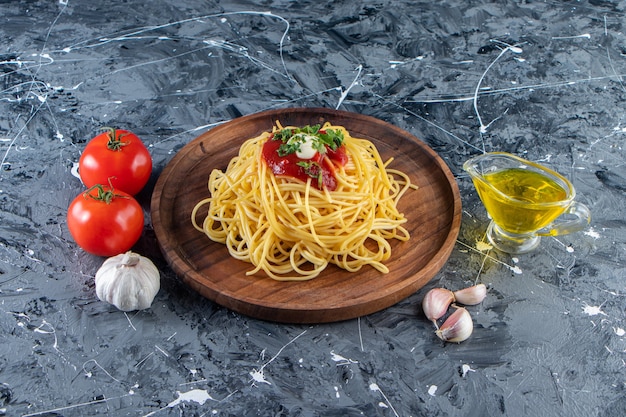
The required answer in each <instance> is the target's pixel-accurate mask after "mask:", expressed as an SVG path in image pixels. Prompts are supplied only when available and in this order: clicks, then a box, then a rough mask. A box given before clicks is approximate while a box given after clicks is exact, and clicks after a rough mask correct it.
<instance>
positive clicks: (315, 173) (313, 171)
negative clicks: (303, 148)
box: [297, 161, 324, 188]
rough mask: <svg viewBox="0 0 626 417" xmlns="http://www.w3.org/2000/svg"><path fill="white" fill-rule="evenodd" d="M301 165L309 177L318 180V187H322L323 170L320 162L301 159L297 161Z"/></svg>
mask: <svg viewBox="0 0 626 417" xmlns="http://www.w3.org/2000/svg"><path fill="white" fill-rule="evenodd" d="M297 165H298V166H299V167H302V168H304V173H305V174H306V175H308V176H309V177H311V178H313V179H314V180H317V184H318V187H319V188H321V187H322V185H323V180H324V179H323V172H322V167H321V166H320V164H318V163H317V162H314V161H299V162H298V163H297Z"/></svg>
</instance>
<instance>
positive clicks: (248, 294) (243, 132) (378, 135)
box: [151, 108, 461, 323]
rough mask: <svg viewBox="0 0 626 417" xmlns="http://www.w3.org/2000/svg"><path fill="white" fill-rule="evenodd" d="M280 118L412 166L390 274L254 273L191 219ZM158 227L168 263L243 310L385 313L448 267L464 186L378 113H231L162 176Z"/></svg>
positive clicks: (291, 315)
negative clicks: (325, 128)
mask: <svg viewBox="0 0 626 417" xmlns="http://www.w3.org/2000/svg"><path fill="white" fill-rule="evenodd" d="M277 120H279V121H280V122H281V123H282V124H283V125H294V126H304V125H313V124H318V123H320V124H323V123H324V122H326V121H329V122H331V123H333V124H335V125H343V126H345V127H346V128H347V129H348V131H349V132H350V134H351V135H352V136H353V137H361V138H366V139H369V140H371V141H372V142H373V143H374V144H375V145H376V147H377V148H378V150H379V152H380V154H381V156H382V158H383V160H387V159H388V158H390V157H393V158H394V160H393V162H392V164H391V165H390V166H391V167H393V168H396V169H400V170H402V171H404V172H405V173H407V174H408V175H409V176H410V178H411V181H412V182H414V183H415V184H417V185H418V187H419V188H418V189H417V190H410V191H409V192H408V193H407V194H406V195H405V196H404V197H403V198H402V200H401V201H400V204H399V209H400V211H401V212H402V213H404V214H405V216H406V217H407V219H408V222H407V224H406V227H407V229H408V230H409V232H410V234H411V239H410V240H409V241H408V242H399V241H393V242H392V254H391V258H390V259H389V260H388V261H387V262H386V265H387V266H388V267H389V270H390V272H389V273H388V274H381V273H380V272H378V271H376V270H375V269H373V268H369V267H368V268H364V269H362V270H361V271H359V272H356V273H350V272H346V271H344V270H342V269H340V268H338V267H335V266H334V265H330V266H329V267H328V268H327V269H326V270H325V271H323V272H322V274H321V275H320V276H318V277H317V278H314V279H312V280H309V281H304V282H282V281H275V280H273V279H271V278H268V277H267V276H264V275H260V274H259V275H256V276H248V275H246V271H249V270H250V269H252V265H251V264H249V263H246V262H242V261H238V260H235V259H234V258H232V257H231V256H230V255H229V253H228V250H227V249H226V247H225V246H224V245H221V244H218V243H215V242H213V241H211V240H210V239H209V238H208V237H206V236H205V235H204V234H203V233H202V232H199V231H197V230H196V229H195V228H194V227H193V226H192V224H191V211H192V209H193V207H194V206H195V205H196V203H197V202H198V201H200V200H201V199H203V198H206V197H208V196H209V193H208V187H207V183H208V177H209V173H210V172H211V170H213V169H214V168H217V169H221V170H223V169H225V168H226V165H227V163H228V161H230V159H231V158H232V157H233V156H235V155H236V154H237V152H238V151H239V146H240V145H241V144H242V143H243V142H244V141H245V140H246V139H249V138H252V137H254V136H257V135H258V134H260V133H261V132H263V131H270V130H271V129H272V126H273V125H274V124H275V122H276V121H277ZM151 215H152V224H153V227H154V231H155V233H156V237H157V239H158V242H159V245H160V247H161V250H162V252H163V255H164V256H165V258H166V260H167V262H168V263H169V264H170V265H171V267H172V269H173V270H174V271H175V272H176V274H177V275H178V276H179V277H180V278H181V279H182V280H183V281H184V282H185V283H186V284H187V285H189V286H190V287H191V288H193V289H194V290H196V291H198V292H199V293H200V294H201V295H203V296H204V297H206V298H208V299H210V300H212V301H214V302H216V303H218V304H220V305H222V306H224V307H227V308H229V309H232V310H234V311H237V312H239V313H242V314H245V315H248V316H251V317H255V318H258V319H263V320H269V321H277V322H284V323H323V322H333V321H340V320H346V319H351V318H355V317H359V316H363V315H367V314H370V313H373V312H376V311H380V310H382V309H384V308H386V307H389V306H391V305H393V304H395V303H397V302H398V301H400V300H402V299H404V298H406V297H408V296H409V295H411V294H413V293H414V292H415V291H417V290H418V289H420V288H421V287H423V286H424V285H425V284H426V283H427V282H428V281H429V280H430V279H431V278H432V277H433V276H434V275H435V274H436V273H437V272H438V271H439V270H440V269H441V267H442V266H443V265H444V263H445V262H446V261H447V259H448V257H449V256H450V253H451V251H452V249H453V247H454V244H455V241H456V238H457V235H458V232H459V227H460V223H461V200H460V196H459V190H458V187H457V184H456V182H455V180H454V177H453V175H452V173H451V172H450V170H449V168H448V167H447V166H446V164H445V163H444V162H443V160H442V159H441V158H440V157H439V156H438V155H437V154H436V153H435V152H434V151H433V150H432V149H431V148H429V147H428V146H427V145H426V144H424V143H423V142H421V141H420V140H418V139H417V138H415V137H414V136H412V135H411V134H409V133H408V132H406V131H404V130H402V129H400V128H397V127H395V126H393V125H391V124H389V123H386V122H384V121H382V120H379V119H376V118H373V117H369V116H364V115H361V114H356V113H350V112H344V111H338V110H331V109H306V108H292V109H280V110H272V111H266V112H262V113H257V114H252V115H249V116H244V117H241V118H237V119H234V120H232V121H230V122H227V123H225V124H222V125H219V126H217V127H215V128H213V129H211V130H210V131H208V132H206V133H203V134H202V135H200V136H199V137H197V138H196V139H194V140H193V141H192V142H190V143H189V144H187V145H186V146H184V147H183V148H182V149H181V150H180V151H179V152H178V153H177V154H176V155H175V156H174V158H173V159H172V160H171V161H170V162H169V164H168V165H167V166H166V167H165V169H164V170H163V172H162V173H161V175H160V177H159V179H158V181H157V183H156V186H155V189H154V193H153V195H152V201H151Z"/></svg>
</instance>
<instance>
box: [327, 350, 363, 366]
mask: <svg viewBox="0 0 626 417" xmlns="http://www.w3.org/2000/svg"><path fill="white" fill-rule="evenodd" d="M330 355H331V359H332V360H333V361H334V362H337V366H340V365H349V364H351V363H359V362H358V361H355V360H353V359H350V358H344V357H343V356H341V355H338V354H336V353H335V352H334V351H332V350H331V351H330Z"/></svg>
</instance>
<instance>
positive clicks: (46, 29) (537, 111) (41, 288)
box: [0, 0, 626, 417]
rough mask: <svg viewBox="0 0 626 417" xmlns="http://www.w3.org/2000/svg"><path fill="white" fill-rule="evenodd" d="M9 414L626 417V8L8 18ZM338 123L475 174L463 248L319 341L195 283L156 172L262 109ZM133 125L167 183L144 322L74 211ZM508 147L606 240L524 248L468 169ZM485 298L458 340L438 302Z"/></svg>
mask: <svg viewBox="0 0 626 417" xmlns="http://www.w3.org/2000/svg"><path fill="white" fill-rule="evenodd" d="M0 16H1V17H0V21H1V22H2V24H1V25H0V45H1V48H2V49H1V50H0V81H1V84H0V415H7V416H91V415H109V416H181V415H184V416H257V415H259V416H476V417H479V416H568V417H570V416H581V417H582V416H584V417H590V416H598V417H616V416H623V415H626V330H625V329H626V267H625V263H624V262H625V259H626V239H625V236H626V218H625V217H626V216H625V213H626V212H625V210H624V207H625V206H626V167H625V164H624V161H625V160H626V158H625V157H626V151H625V150H624V143H625V142H624V139H625V138H626V104H625V103H626V80H625V79H624V77H625V75H626V33H625V32H626V3H624V2H623V1H602V0H586V1H573V0H572V1H531V0H526V1H516V2H512V1H491V2H489V1H460V0H447V1H440V2H431V1H391V0H378V1H361V2H354V1H347V0H341V1H327V0H321V1H309V0H304V1H298V2H290V1H286V0H277V1H272V0H267V1H256V2H255V1H248V0H237V1H215V0H209V1H200V0H196V1H165V0H157V1H151V2H142V1H138V0H128V1H123V2H120V1H117V2H116V1H111V0H104V1H99V2H90V1H86V0H82V1H78V0H77V1H74V0H65V1H63V0H62V1H3V2H1V3H0ZM282 107H329V108H339V109H343V110H349V111H353V112H358V113H363V114H367V115H371V116H374V117H378V118H380V119H383V120H385V121H388V122H390V123H393V124H395V125H397V126H399V127H401V128H403V129H405V130H407V131H409V132H411V133H413V134H414V135H415V136H417V137H419V138H421V139H422V140H424V141H425V142H426V143H428V144H429V146H431V147H432V148H433V149H434V150H436V151H437V152H438V153H439V155H441V157H442V158H443V159H444V160H445V161H446V163H447V164H448V165H449V167H450V169H451V170H452V172H453V173H454V174H455V177H456V179H457V181H458V184H459V188H460V190H461V196H462V202H463V219H462V225H461V230H460V234H459V237H458V241H457V244H456V246H455V248H454V251H453V253H452V256H451V257H450V259H449V260H448V262H447V263H446V265H445V266H444V267H443V269H442V270H441V271H440V272H439V274H437V276H436V277H435V278H434V279H433V280H432V281H431V283H429V284H428V286H426V287H425V288H423V289H422V290H420V291H418V292H417V293H415V294H413V295H412V296H410V297H409V298H407V299H405V300H402V301H401V302H399V303H398V304H396V305H394V306H392V307H390V308H387V309H386V310H383V311H381V312H378V313H375V314H371V315H369V316H366V317H361V318H358V319H354V320H348V321H344V322H339V323H331V324H323V325H285V324H278V323H270V322H265V321H259V320H256V319H254V318H250V317H246V316H242V315H239V314H236V313H233V312H231V311H229V310H227V309H225V308H222V307H220V306H218V305H216V304H214V303H212V302H211V301H208V300H206V299H204V298H202V297H200V296H199V295H197V294H196V293H194V292H193V291H191V290H189V289H188V288H187V287H186V286H185V285H184V284H182V283H181V282H180V281H179V280H178V279H177V277H176V276H175V275H174V273H173V272H172V270H171V269H170V268H169V266H168V265H167V263H166V262H165V261H164V260H163V258H162V256H161V254H160V251H159V248H158V245H157V242H156V239H155V237H154V232H153V230H152V228H151V223H150V218H149V206H150V194H151V189H152V188H153V187H154V183H155V182H156V179H157V178H158V175H159V173H160V172H161V170H162V169H163V168H164V166H165V165H166V164H167V163H168V161H169V160H170V159H171V158H172V157H173V155H174V154H175V153H176V152H177V151H178V150H179V149H181V147H183V146H184V145H185V144H186V143H188V142H189V141H191V140H192V139H194V138H195V137H196V136H198V135H199V134H200V133H202V132H204V131H206V130H207V129H210V128H211V127H212V126H215V125H217V124H220V123H223V122H225V121H229V120H232V119H234V118H236V117H238V116H241V115H247V114H252V113H255V112H259V111H263V110H267V109H274V108H282ZM110 125H115V126H118V127H123V128H128V129H131V130H133V131H134V132H136V133H137V134H138V135H139V136H140V137H142V139H143V140H144V141H145V143H146V144H147V145H148V146H149V149H150V152H151V154H152V157H153V160H154V165H155V168H154V174H153V177H152V178H151V181H150V183H149V185H148V187H146V189H145V190H144V191H142V192H141V193H140V194H139V195H138V199H139V201H140V203H141V204H142V206H143V207H144V209H145V212H146V216H147V219H146V227H145V230H144V234H143V236H142V238H141V240H140V241H139V243H138V244H137V245H136V248H135V249H136V250H137V251H138V252H140V253H142V254H143V255H145V256H148V257H150V258H151V259H153V260H154V262H155V263H156V264H157V265H158V267H159V269H160V272H161V290H160V292H159V294H158V295H157V298H156V299H155V301H154V304H153V305H152V307H151V308H150V309H148V310H144V311H140V312H132V313H124V312H121V311H118V310H117V309H115V307H112V306H110V305H108V304H106V303H104V302H102V301H100V300H98V298H97V297H96V294H95V289H94V280H93V277H94V274H95V272H96V270H97V269H98V268H99V267H100V265H101V264H102V261H103V259H102V258H98V257H95V256H92V255H89V254H86V253H85V252H83V251H82V250H81V249H80V248H79V247H77V246H76V244H75V243H74V242H73V240H72V238H71V236H70V234H69V232H68V230H67V226H66V220H65V216H66V210H67V207H68V205H69V203H70V201H71V200H72V199H73V198H74V197H75V196H76V195H78V194H79V193H80V192H81V191H82V190H83V187H82V185H81V183H80V180H79V179H78V178H77V177H76V175H75V168H76V163H77V161H78V158H79V156H80V154H81V151H82V149H83V148H84V146H85V143H86V142H87V141H88V140H89V139H90V138H91V137H92V136H93V135H94V134H95V133H97V132H98V129H99V128H100V127H102V126H110ZM485 151H507V152H512V153H515V154H517V155H520V156H522V157H525V158H527V159H530V160H534V161H538V162H540V163H542V164H544V165H546V166H549V167H550V168H553V169H555V170H557V171H559V172H561V173H562V174H563V175H565V176H566V177H567V178H569V179H570V180H571V181H572V182H573V184H574V185H575V187H576V189H577V191H578V196H577V200H579V201H580V202H582V203H584V204H586V205H587V206H588V207H589V208H590V209H591V211H592V213H593V220H592V223H591V224H590V226H589V227H588V228H587V229H585V230H584V231H582V232H578V233H575V234H571V235H566V236H559V237H552V238H544V239H543V241H542V243H541V246H540V248H539V249H538V250H536V251H534V252H532V253H530V254H526V255H519V256H510V255H507V254H504V253H500V252H498V251H495V250H492V249H490V248H489V247H488V245H485V244H484V234H485V230H486V227H487V224H488V217H487V214H486V212H485V210H484V207H483V206H482V203H481V202H480V200H479V199H478V197H477V195H476V192H475V190H474V188H473V186H472V184H471V181H470V179H469V178H468V177H467V175H466V174H465V173H464V171H463V170H462V168H461V167H462V164H463V162H464V161H465V160H467V159H468V158H470V157H471V156H474V155H477V154H479V153H482V152H485ZM476 282H481V283H485V284H486V285H487V286H488V288H489V290H488V296H487V298H486V300H485V301H484V302H483V303H482V304H480V305H478V306H475V307H470V311H471V314H472V316H473V318H474V322H475V328H474V333H473V335H472V336H471V338H470V339H469V340H467V341H466V342H463V343H461V344H443V343H442V342H441V341H440V340H439V339H437V338H436V336H435V335H434V332H433V327H432V324H431V323H429V322H428V321H427V320H426V319H425V317H424V316H423V313H422V311H421V307H420V304H421V300H422V298H423V296H424V294H425V292H426V291H427V290H428V289H430V288H433V287H436V286H444V287H447V288H450V289H459V288H463V287H466V286H468V285H472V284H473V283H476Z"/></svg>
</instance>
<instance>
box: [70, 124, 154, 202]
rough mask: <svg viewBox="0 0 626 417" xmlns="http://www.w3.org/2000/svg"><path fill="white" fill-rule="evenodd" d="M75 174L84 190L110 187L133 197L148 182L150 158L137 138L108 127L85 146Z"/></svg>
mask: <svg viewBox="0 0 626 417" xmlns="http://www.w3.org/2000/svg"><path fill="white" fill-rule="evenodd" d="M78 172H79V174H80V178H81V179H82V181H83V184H85V186H87V187H92V186H94V185H96V184H111V185H112V186H113V188H114V189H116V190H119V191H124V192H126V193H128V194H130V195H135V194H137V193H138V192H139V191H141V189H142V188H143V187H144V186H145V185H146V183H147V182H148V180H149V179H150V174H151V173H152V158H151V157H150V152H148V149H147V148H146V146H145V145H144V144H143V142H142V141H141V139H139V137H138V136H137V135H135V134H134V133H132V132H129V131H128V130H117V129H112V128H111V129H108V130H107V131H106V132H103V133H101V134H99V135H98V136H96V137H94V138H93V139H91V140H90V141H89V143H88V144H87V146H85V150H84V151H83V153H82V155H81V156H80V160H79V161H78Z"/></svg>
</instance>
